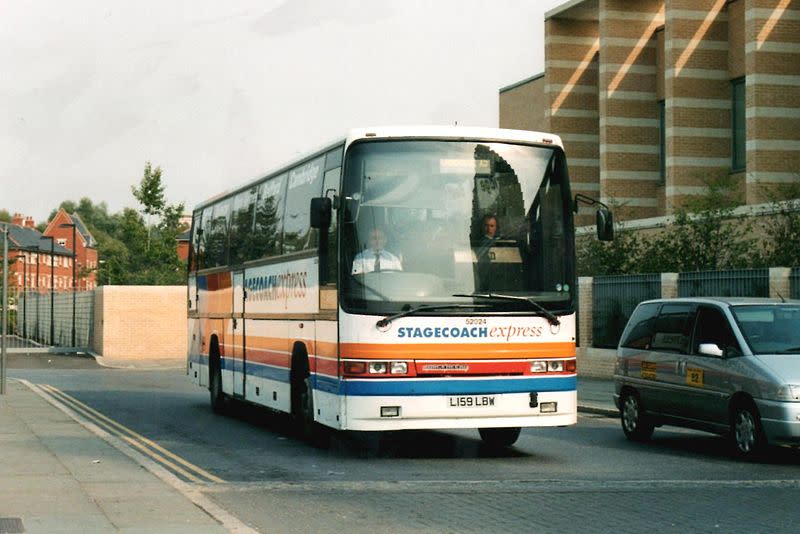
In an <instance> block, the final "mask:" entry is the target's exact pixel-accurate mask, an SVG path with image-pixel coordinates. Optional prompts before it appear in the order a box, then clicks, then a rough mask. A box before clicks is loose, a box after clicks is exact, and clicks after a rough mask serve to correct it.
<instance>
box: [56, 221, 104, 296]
mask: <svg viewBox="0 0 800 534" xmlns="http://www.w3.org/2000/svg"><path fill="white" fill-rule="evenodd" d="M73 225H74V232H73ZM44 235H46V236H52V237H53V238H55V240H56V243H58V244H59V245H61V246H63V247H64V248H66V249H67V250H69V251H70V255H71V252H72V250H73V245H72V236H73V235H74V236H75V248H74V250H75V261H76V283H77V287H78V290H81V291H83V290H88V289H94V288H95V287H97V277H96V272H97V268H98V261H97V260H98V258H97V243H95V240H94V237H92V234H91V233H90V232H89V230H88V228H86V225H85V224H84V223H83V221H82V220H81V218H80V216H79V215H78V214H77V213H72V214H68V213H67V212H66V211H64V209H63V208H59V210H58V212H57V213H56V215H55V217H53V219H52V220H51V221H50V222H49V223H48V225H47V228H46V229H45V231H44ZM71 277H72V274H71V273H70V287H71V283H72V278H71Z"/></svg>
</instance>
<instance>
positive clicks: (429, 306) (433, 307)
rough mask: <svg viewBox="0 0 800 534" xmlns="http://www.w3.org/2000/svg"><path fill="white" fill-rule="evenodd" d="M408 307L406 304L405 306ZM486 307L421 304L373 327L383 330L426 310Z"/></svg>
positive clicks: (480, 305)
mask: <svg viewBox="0 0 800 534" xmlns="http://www.w3.org/2000/svg"><path fill="white" fill-rule="evenodd" d="M406 306H408V304H406ZM488 307H489V306H488V305H485V304H423V305H422V306H417V307H416V308H411V307H408V308H406V309H404V310H403V311H401V312H398V313H395V314H394V315H390V316H388V317H384V318H383V319H381V320H380V321H378V322H377V323H375V326H377V327H378V328H384V327H386V326H388V325H389V323H391V322H392V321H394V320H395V319H400V318H401V317H406V316H408V315H414V314H415V313H417V312H421V311H428V310H451V309H456V308H470V309H475V308H488Z"/></svg>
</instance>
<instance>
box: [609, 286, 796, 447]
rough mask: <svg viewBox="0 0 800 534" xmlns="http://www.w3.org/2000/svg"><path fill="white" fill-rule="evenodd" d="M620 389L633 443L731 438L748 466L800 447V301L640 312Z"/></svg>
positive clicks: (628, 332)
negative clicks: (669, 429)
mask: <svg viewBox="0 0 800 534" xmlns="http://www.w3.org/2000/svg"><path fill="white" fill-rule="evenodd" d="M614 383H615V384H614V386H615V394H614V402H615V404H616V405H617V407H618V408H619V410H620V419H621V421H622V430H623V431H624V432H625V435H626V436H627V437H628V438H629V439H631V440H637V441H644V440H647V439H649V438H650V437H651V436H652V434H653V429H654V428H655V427H656V426H661V425H675V426H682V427H689V428H694V429H698V430H704V431H708V432H713V433H716V434H722V435H726V436H730V438H731V441H732V444H733V445H734V446H735V450H736V452H738V453H739V454H740V455H742V456H753V455H756V454H757V453H759V452H761V451H762V450H763V449H764V447H765V446H766V444H767V443H775V444H786V445H795V446H797V445H800V301H780V300H773V299H746V298H733V297H732V298H716V297H709V298H701V297H697V298H677V299H657V300H649V301H645V302H642V303H640V304H639V305H638V306H637V307H636V309H635V310H634V312H633V314H632V315H631V318H630V319H629V320H628V324H627V326H626V327H625V330H624V331H623V333H622V336H621V337H620V343H619V346H618V348H617V358H616V364H615V367H614Z"/></svg>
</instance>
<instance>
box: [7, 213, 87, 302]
mask: <svg viewBox="0 0 800 534" xmlns="http://www.w3.org/2000/svg"><path fill="white" fill-rule="evenodd" d="M19 222H21V223H22V224H17V223H19ZM0 225H2V226H3V227H5V228H7V229H8V270H9V285H10V286H11V287H16V288H23V287H24V288H26V289H28V290H38V291H42V292H45V291H49V289H50V288H51V287H54V288H55V290H56V291H66V290H68V289H69V288H70V287H71V286H72V251H71V250H67V249H66V248H64V247H62V246H61V245H59V244H58V243H56V242H53V243H51V242H50V240H49V239H42V234H41V233H39V231H38V230H36V228H35V227H34V224H33V219H31V218H30V217H28V218H22V216H19V215H14V222H13V223H0ZM0 238H1V236H0ZM51 245H52V249H51ZM0 246H2V245H0ZM51 251H52V253H51ZM51 274H52V276H51Z"/></svg>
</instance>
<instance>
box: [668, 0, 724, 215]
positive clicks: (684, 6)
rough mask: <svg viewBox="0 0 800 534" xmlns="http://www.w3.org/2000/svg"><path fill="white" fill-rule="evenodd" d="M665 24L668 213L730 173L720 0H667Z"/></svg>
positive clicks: (722, 23)
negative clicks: (710, 183) (712, 182)
mask: <svg viewBox="0 0 800 534" xmlns="http://www.w3.org/2000/svg"><path fill="white" fill-rule="evenodd" d="M666 5H667V9H666V21H665V26H664V33H665V35H664V41H665V42H664V62H665V87H664V90H665V97H666V98H665V112H666V148H667V162H666V163H667V169H666V171H667V177H666V210H667V214H671V213H674V209H675V208H677V207H682V206H685V205H686V202H687V200H689V199H690V198H691V197H694V196H696V195H703V194H706V193H707V192H708V184H709V182H711V181H716V180H723V179H725V178H727V177H728V176H729V174H730V171H731V82H730V78H729V73H728V12H727V10H726V9H725V5H726V3H725V2H724V1H722V0H670V1H668V2H667V4H666Z"/></svg>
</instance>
